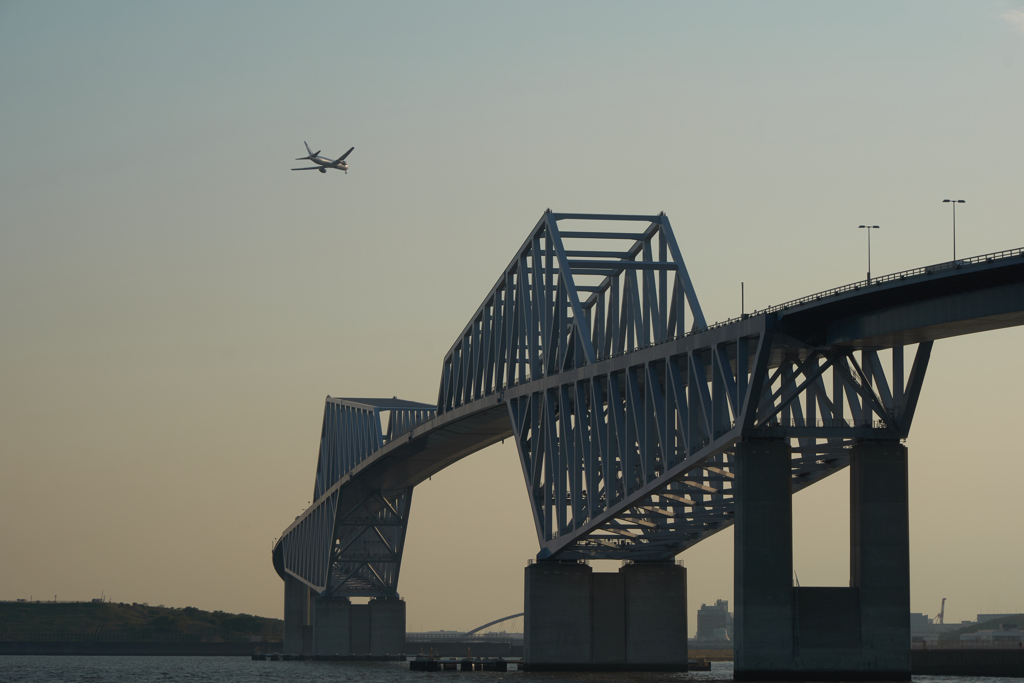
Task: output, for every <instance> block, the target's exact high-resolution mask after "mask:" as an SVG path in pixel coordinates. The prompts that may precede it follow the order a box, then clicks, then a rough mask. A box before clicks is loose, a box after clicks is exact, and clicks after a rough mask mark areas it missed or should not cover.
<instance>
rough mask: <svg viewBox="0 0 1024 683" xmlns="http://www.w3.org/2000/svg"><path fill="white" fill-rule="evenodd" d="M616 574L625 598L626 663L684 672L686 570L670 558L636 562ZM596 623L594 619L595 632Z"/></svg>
mask: <svg viewBox="0 0 1024 683" xmlns="http://www.w3.org/2000/svg"><path fill="white" fill-rule="evenodd" d="M619 573H620V574H621V575H622V578H623V584H624V587H625V598H626V600H625V604H626V614H625V617H626V618H625V622H626V629H625V631H626V633H625V635H626V648H625V649H626V662H627V663H628V664H630V665H638V667H637V668H647V667H651V668H662V667H665V668H670V669H671V670H673V671H686V668H687V667H686V663H687V643H686V637H687V633H686V569H684V568H683V567H681V566H679V565H677V564H676V563H675V562H672V561H668V562H635V563H633V564H629V565H626V566H625V567H623V568H622V569H620V570H619ZM597 576H599V575H598V574H595V575H594V577H595V578H596V577H597ZM595 597H596V596H595ZM595 616H596V615H595ZM598 625H599V624H598V623H597V620H596V618H595V623H594V627H595V633H596V628H597V627H598ZM596 654H597V653H596V652H595V655H596Z"/></svg>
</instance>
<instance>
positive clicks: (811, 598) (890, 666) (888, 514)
mask: <svg viewBox="0 0 1024 683" xmlns="http://www.w3.org/2000/svg"><path fill="white" fill-rule="evenodd" d="M735 472H736V492H735V494H734V495H735V500H736V519H735V600H736V620H735V655H734V656H735V672H734V679H735V680H746V681H751V680H759V681H765V680H837V679H841V680H847V681H854V680H889V681H897V680H909V679H910V573H909V566H910V562H909V531H908V511H907V449H906V448H905V447H904V446H902V445H901V444H899V443H898V442H893V441H879V442H874V441H873V442H863V443H860V444H857V445H856V446H854V448H853V451H852V453H851V469H850V564H851V571H850V585H849V587H837V588H830V587H805V588H800V587H796V588H794V587H793V579H792V577H793V524H792V517H793V512H792V481H791V463H790V447H789V445H788V444H787V443H785V442H782V441H760V442H759V441H748V442H742V443H739V444H737V449H736V469H735Z"/></svg>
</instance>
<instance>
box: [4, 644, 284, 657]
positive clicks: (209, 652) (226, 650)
mask: <svg viewBox="0 0 1024 683" xmlns="http://www.w3.org/2000/svg"><path fill="white" fill-rule="evenodd" d="M281 646H282V643H279V642H263V643H245V642H234V643H183V642H178V643H160V642H135V643H132V642H121V643H111V642H91V643H87V642H53V641H34V642H33V641H24V642H11V641H8V642H3V641H0V655H47V656H48V655H56V656H67V655H78V656H80V655H97V656H118V657H123V656H139V657H169V656H171V657H249V656H251V655H252V654H253V653H254V652H255V651H256V650H257V649H259V650H261V651H263V652H280V651H281V649H282V647H281Z"/></svg>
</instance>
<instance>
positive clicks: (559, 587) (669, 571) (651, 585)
mask: <svg viewBox="0 0 1024 683" xmlns="http://www.w3.org/2000/svg"><path fill="white" fill-rule="evenodd" d="M525 603H526V604H525V609H524V612H525V633H524V640H523V665H524V668H525V670H527V671H686V668H687V667H686V662H687V644H686V635H687V634H686V569H684V568H683V567H682V566H679V565H676V563H675V562H671V561H669V562H636V563H633V564H630V565H626V566H625V567H623V568H622V569H620V570H619V572H618V573H616V574H612V573H597V574H595V573H594V572H593V571H592V570H591V568H590V567H589V566H587V565H584V564H578V563H576V562H537V563H534V564H531V565H529V566H528V567H527V568H526V586H525Z"/></svg>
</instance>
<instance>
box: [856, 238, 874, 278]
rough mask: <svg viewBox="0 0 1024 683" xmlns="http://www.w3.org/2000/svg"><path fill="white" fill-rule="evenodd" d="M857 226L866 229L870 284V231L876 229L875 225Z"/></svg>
mask: <svg viewBox="0 0 1024 683" xmlns="http://www.w3.org/2000/svg"><path fill="white" fill-rule="evenodd" d="M857 227H858V228H865V229H866V230H867V231H868V284H869V285H870V284H871V231H872V230H878V226H877V225H858V226H857Z"/></svg>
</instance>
